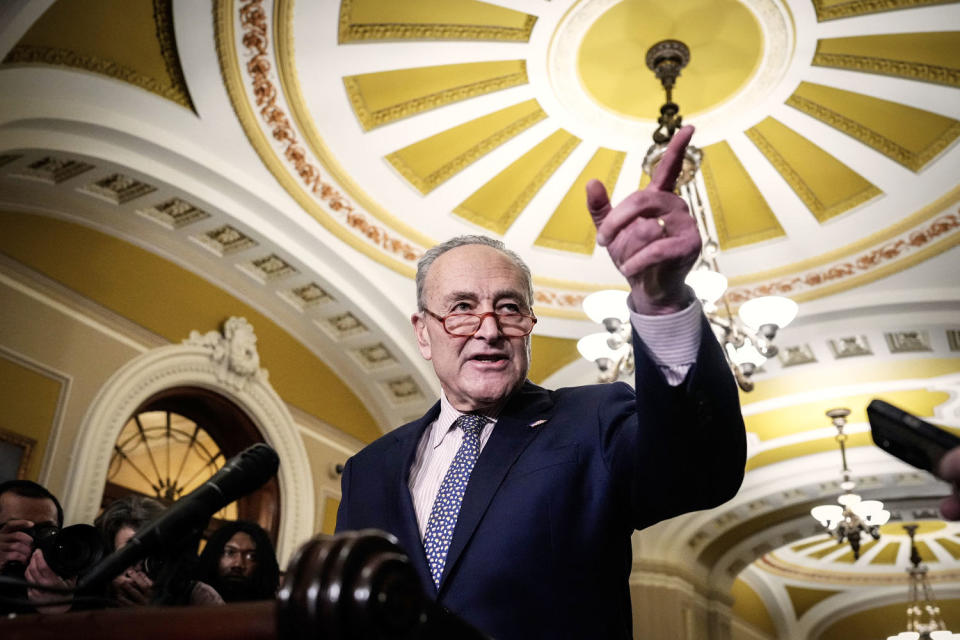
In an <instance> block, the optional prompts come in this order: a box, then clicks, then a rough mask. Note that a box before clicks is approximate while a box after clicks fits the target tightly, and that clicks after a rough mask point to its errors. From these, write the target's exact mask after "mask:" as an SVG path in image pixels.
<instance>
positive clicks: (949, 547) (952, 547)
mask: <svg viewBox="0 0 960 640" xmlns="http://www.w3.org/2000/svg"><path fill="white" fill-rule="evenodd" d="M937 544H939V545H940V546H941V547H943V548H944V549H945V550H946V551H947V553H949V554H950V555H951V556H953V559H954V560H960V543H958V542H957V541H956V540H954V539H952V538H937Z"/></svg>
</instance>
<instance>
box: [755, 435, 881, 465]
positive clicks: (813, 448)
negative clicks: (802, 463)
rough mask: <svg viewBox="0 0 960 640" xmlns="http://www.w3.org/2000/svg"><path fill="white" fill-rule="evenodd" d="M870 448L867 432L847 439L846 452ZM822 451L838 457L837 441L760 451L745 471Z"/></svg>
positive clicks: (830, 439) (825, 440) (808, 442)
mask: <svg viewBox="0 0 960 640" xmlns="http://www.w3.org/2000/svg"><path fill="white" fill-rule="evenodd" d="M872 446H874V444H873V438H871V437H870V434H869V433H867V432H861V433H853V434H850V435H849V436H848V437H847V449H848V450H849V449H852V448H854V447H872ZM824 451H835V452H838V453H837V455H838V456H839V455H840V454H839V448H838V447H837V441H836V440H835V439H834V438H833V437H830V438H820V439H819V440H807V441H806V442H798V443H796V444H789V445H786V446H783V447H777V448H776V449H768V450H767V451H761V452H760V453H758V454H756V455H754V456H751V457H750V458H749V459H748V460H747V466H746V468H745V469H746V471H753V470H754V469H759V468H760V467H765V466H767V465H769V464H776V463H778V462H783V461H785V460H792V459H794V458H799V457H801V456H809V455H813V454H815V453H823V452H824Z"/></svg>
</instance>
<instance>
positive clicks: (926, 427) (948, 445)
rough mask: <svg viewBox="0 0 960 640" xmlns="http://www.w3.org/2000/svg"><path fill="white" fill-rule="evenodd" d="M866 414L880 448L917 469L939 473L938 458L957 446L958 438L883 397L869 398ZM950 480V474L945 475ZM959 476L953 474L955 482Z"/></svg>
mask: <svg viewBox="0 0 960 640" xmlns="http://www.w3.org/2000/svg"><path fill="white" fill-rule="evenodd" d="M867 418H869V420H870V431H871V433H872V435H873V441H874V442H875V443H876V445H877V446H878V447H880V448H881V449H883V450H884V451H886V452H888V453H890V454H892V455H895V456H896V457H898V458H900V459H901V460H903V461H904V462H907V463H909V464H911V465H913V466H915V467H917V468H918V469H923V470H925V471H929V472H930V473H933V474H938V473H939V466H940V461H941V459H943V457H944V456H945V455H946V454H947V453H948V452H949V451H951V450H952V449H955V448H957V447H960V438H958V437H957V436H955V435H953V434H952V433H950V432H949V431H944V430H943V429H940V428H938V427H935V426H933V425H932V424H930V423H929V422H926V421H924V420H921V419H920V418H918V417H916V416H914V415H911V414H909V413H907V412H906V411H904V410H902V409H899V408H897V407H895V406H893V405H892V404H890V403H888V402H884V401H883V400H872V401H871V402H870V404H869V405H868V406H867ZM945 479H946V480H951V478H945ZM958 480H960V478H953V479H952V481H953V482H957V481H958Z"/></svg>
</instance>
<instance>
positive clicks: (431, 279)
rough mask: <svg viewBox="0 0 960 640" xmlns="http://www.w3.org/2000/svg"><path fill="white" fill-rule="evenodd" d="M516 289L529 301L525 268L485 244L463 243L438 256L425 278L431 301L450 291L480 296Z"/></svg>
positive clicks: (426, 290) (440, 298) (428, 297)
mask: <svg viewBox="0 0 960 640" xmlns="http://www.w3.org/2000/svg"><path fill="white" fill-rule="evenodd" d="M508 290H509V291H513V292H515V293H516V294H517V295H519V296H520V297H521V299H523V300H525V301H526V302H527V303H528V304H529V303H530V302H531V301H530V300H527V298H528V297H529V294H528V285H527V279H526V276H525V274H524V272H523V270H522V269H521V268H520V267H519V266H518V265H517V264H516V263H515V262H514V261H513V260H511V259H510V257H509V256H507V255H506V254H504V253H502V252H501V251H498V250H497V249H494V248H493V247H488V246H486V245H464V246H462V247H457V248H456V249H451V250H450V251H447V252H446V253H444V254H442V255H441V256H439V257H438V258H437V259H436V260H435V261H434V263H433V264H432V265H431V266H430V270H429V271H428V272H427V276H426V278H425V280H424V293H425V295H426V298H427V299H428V300H432V301H440V300H442V299H443V298H444V297H445V296H447V295H449V294H450V293H451V292H455V291H471V292H473V293H476V294H477V295H483V294H486V293H493V292H498V293H502V292H505V291H508Z"/></svg>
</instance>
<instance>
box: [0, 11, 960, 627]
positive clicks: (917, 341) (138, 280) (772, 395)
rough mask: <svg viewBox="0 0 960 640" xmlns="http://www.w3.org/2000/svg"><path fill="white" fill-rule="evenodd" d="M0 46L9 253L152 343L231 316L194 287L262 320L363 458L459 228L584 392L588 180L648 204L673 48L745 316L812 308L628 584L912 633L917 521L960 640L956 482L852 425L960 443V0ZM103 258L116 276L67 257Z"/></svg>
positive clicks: (371, 15)
mask: <svg viewBox="0 0 960 640" xmlns="http://www.w3.org/2000/svg"><path fill="white" fill-rule="evenodd" d="M5 17H6V18H9V19H6V20H5V19H4V18H5ZM0 25H2V26H0V54H2V55H3V65H2V66H0V84H2V86H3V88H4V91H2V92H0V177H2V180H3V182H2V183H0V186H2V198H0V204H2V205H3V206H4V207H5V209H4V211H5V213H4V219H3V220H0V222H2V223H3V228H2V231H3V233H2V234H0V249H2V251H3V252H4V253H5V254H6V256H7V257H11V258H13V259H14V260H16V261H19V262H20V263H22V264H24V265H26V266H28V267H29V268H32V269H35V270H37V271H39V272H42V273H44V274H46V275H47V276H49V277H51V278H53V279H55V280H58V281H59V282H61V283H64V284H66V285H67V286H70V287H71V288H73V289H74V290H76V291H77V292H79V293H81V294H82V295H84V296H86V297H88V298H90V299H91V300H94V301H95V302H98V303H99V304H101V305H104V306H106V307H108V308H110V309H113V310H115V311H116V312H117V313H120V314H121V315H125V316H127V317H128V318H131V319H133V320H134V321H135V322H137V323H139V324H141V325H142V326H144V327H146V328H148V329H150V330H151V331H154V332H155V333H156V334H158V335H160V336H162V337H164V338H165V339H167V340H179V339H182V337H185V333H184V332H185V330H188V329H189V328H192V325H191V324H189V323H191V322H195V321H196V320H195V319H196V317H197V313H198V311H197V309H203V311H204V312H206V313H208V314H215V313H219V311H220V309H221V308H223V309H226V308H228V307H229V304H228V302H222V301H221V300H220V297H215V296H212V295H211V293H210V292H209V290H208V289H205V288H203V287H201V286H199V285H197V286H194V285H193V284H191V283H192V282H193V281H194V280H202V281H204V282H208V283H214V284H215V285H216V286H217V287H219V288H220V289H222V290H223V291H225V292H227V293H229V294H230V295H231V296H233V297H234V298H235V299H236V300H239V301H241V302H242V303H243V304H244V305H245V306H244V307H243V309H244V314H245V315H248V316H250V317H251V318H254V319H255V320H256V323H257V328H258V334H259V333H260V332H261V329H260V327H261V326H263V325H264V324H266V323H268V322H273V323H276V327H274V328H273V329H271V333H268V332H267V331H266V330H264V331H263V336H264V339H263V340H262V341H263V342H265V343H272V341H271V338H273V337H275V335H276V334H277V333H282V332H286V335H285V339H286V340H287V341H288V342H290V341H291V339H290V338H291V337H292V338H294V339H295V340H293V342H298V345H293V346H291V345H287V346H286V347H285V348H284V349H283V350H282V351H280V352H277V354H276V355H274V356H273V357H271V356H270V354H269V351H268V350H265V351H264V356H263V357H264V363H265V366H266V367H267V368H269V369H270V370H271V380H272V381H274V384H275V385H276V386H277V389H278V391H280V392H281V395H283V396H284V398H285V399H287V400H288V402H290V403H291V404H293V405H297V406H299V407H301V408H303V409H305V410H308V411H309V412H311V413H313V414H314V415H317V416H320V417H321V419H323V420H325V421H327V422H328V423H329V424H331V425H334V426H336V427H337V428H340V429H342V430H343V431H345V432H347V433H349V434H351V435H353V436H354V437H356V438H358V439H360V440H370V439H372V438H373V437H376V435H377V434H378V433H380V432H382V431H385V430H387V429H389V428H391V427H393V426H395V425H396V424H399V423H400V422H402V421H404V420H406V419H408V418H410V417H413V416H416V415H418V414H419V413H421V412H422V411H423V409H424V408H425V407H426V406H428V405H429V404H431V403H432V401H433V399H434V398H435V390H434V389H435V386H436V385H435V383H434V381H433V377H432V372H431V371H430V369H429V367H428V366H427V365H426V364H425V363H424V362H423V361H422V360H421V359H420V358H419V355H418V354H417V351H416V345H415V343H414V342H413V340H412V332H411V331H410V329H409V321H408V317H409V314H410V313H411V312H412V311H413V284H412V281H411V277H412V274H413V271H414V268H415V264H416V260H417V258H418V257H419V255H420V254H421V253H422V251H423V250H424V248H426V247H428V246H430V245H432V244H433V243H435V242H437V241H440V240H443V239H446V238H448V237H450V236H452V235H455V234H460V233H485V234H489V235H493V236H496V237H500V238H503V240H504V241H505V242H506V243H507V244H508V246H510V247H511V248H512V249H514V250H516V251H518V252H520V253H521V254H522V255H523V257H524V258H525V259H526V260H527V261H528V262H529V263H530V265H531V267H532V269H533V273H534V276H535V291H536V307H535V310H536V312H537V314H538V316H539V317H540V318H541V321H540V322H539V323H538V325H537V331H536V333H535V335H534V353H535V356H534V367H535V368H534V369H533V370H532V371H531V378H532V379H534V380H535V381H537V382H544V383H545V384H547V385H548V386H560V385H565V384H582V383H587V382H591V381H593V380H594V379H595V376H596V369H595V366H594V365H593V364H592V363H588V362H586V361H584V360H582V359H579V358H578V356H577V354H576V350H575V347H574V344H575V341H576V338H579V337H581V336H583V335H585V334H587V333H591V332H593V331H596V330H597V329H596V327H595V325H592V324H591V323H589V322H588V321H587V320H586V319H585V317H584V316H583V314H582V312H581V311H580V302H581V300H582V299H583V297H584V296H585V295H586V294H588V293H589V292H591V291H594V290H598V289H604V288H611V287H612V288H624V285H623V283H622V282H621V280H620V279H619V277H618V274H617V273H616V271H615V270H614V268H613V267H612V265H611V264H610V262H609V260H608V258H607V256H606V254H605V252H604V251H603V250H602V249H597V248H596V247H595V241H594V240H595V238H594V231H593V228H592V224H591V222H590V220H589V217H588V216H587V214H586V212H585V208H584V185H585V183H586V181H587V180H588V179H590V178H594V177H598V178H600V179H602V180H603V181H604V183H605V184H606V185H607V187H608V189H610V190H611V191H612V199H613V200H614V201H617V200H619V199H621V198H623V197H625V196H626V195H627V194H629V193H630V192H631V191H633V190H634V189H636V188H637V187H638V186H641V185H643V184H645V178H644V175H643V172H642V161H643V156H644V154H645V152H646V150H647V148H648V147H649V145H650V143H651V134H652V132H653V130H654V129H655V127H656V122H655V116H656V115H657V114H658V110H659V106H660V104H661V103H662V102H663V97H664V96H663V90H662V88H661V86H660V84H659V82H658V81H657V80H656V79H655V77H654V74H653V72H652V71H651V70H650V69H648V68H647V66H646V63H645V60H644V57H645V53H646V51H647V49H648V48H649V47H650V46H651V45H652V44H653V43H655V42H657V41H660V40H664V39H668V38H672V39H678V40H681V41H683V42H685V43H686V44H687V45H688V46H689V48H690V51H691V60H690V63H689V65H688V66H687V67H686V68H685V69H683V71H682V74H681V76H680V78H679V80H678V83H677V87H676V89H675V92H674V99H675V100H676V102H678V103H679V105H680V107H681V113H682V115H683V116H684V121H685V122H687V123H691V124H694V125H695V126H696V127H697V133H696V135H695V137H694V144H696V145H697V146H699V147H700V148H701V149H703V151H704V157H705V160H704V163H703V167H702V170H701V172H700V174H699V175H698V177H697V187H698V191H699V193H700V194H701V195H702V197H703V205H704V207H705V213H706V216H705V219H706V225H707V229H708V231H709V233H710V235H711V236H712V237H713V238H715V239H716V241H717V242H718V244H719V246H720V253H719V255H718V257H717V260H718V264H719V267H720V269H721V271H722V272H723V273H724V274H725V275H727V276H728V277H729V278H730V282H731V287H730V290H729V293H728V295H729V298H730V301H731V303H732V304H733V305H734V306H736V305H737V304H739V303H741V302H743V301H745V300H747V299H749V298H751V297H755V296H758V295H765V294H767V293H779V294H781V295H787V296H790V297H791V298H793V299H794V300H796V301H798V302H799V303H800V312H799V315H798V318H797V320H796V321H795V323H794V324H793V325H791V326H790V327H787V328H786V329H784V330H783V331H782V332H781V334H780V335H779V336H778V338H777V344H778V345H780V347H781V350H780V355H779V356H778V357H777V358H775V359H772V360H770V361H768V362H767V363H766V364H765V365H764V367H763V369H762V370H761V371H760V372H758V374H757V375H756V376H755V378H754V379H755V380H756V381H757V386H756V389H755V390H754V391H753V392H752V393H750V394H744V395H743V396H742V398H741V400H742V403H743V408H744V416H745V419H746V423H747V428H748V432H749V433H748V438H749V459H748V467H747V478H746V481H745V483H744V487H743V489H742V490H741V492H740V494H739V495H738V496H737V498H736V499H734V500H733V501H731V502H730V503H728V504H727V505H724V506H723V507H721V508H720V509H718V510H713V511H709V512H701V513H696V514H690V515H689V516H685V517H682V518H677V519H675V520H671V521H669V522H666V523H662V524H660V525H658V526H656V527H654V528H652V529H651V530H648V531H645V532H643V533H642V534H640V535H639V536H638V540H637V546H636V558H637V563H638V566H641V567H642V566H646V564H647V563H649V564H650V565H651V566H659V565H657V563H659V562H663V561H673V562H677V563H685V564H687V565H689V566H690V568H691V569H690V572H691V576H692V577H693V579H695V580H698V581H700V582H702V583H703V584H706V585H709V587H710V588H711V589H716V590H719V591H720V592H723V593H727V592H729V591H730V589H731V588H732V590H733V591H732V592H733V594H734V596H735V602H734V604H733V605H732V606H733V608H734V611H735V612H736V613H737V614H738V616H739V617H740V619H742V620H746V621H747V623H748V624H749V625H752V627H751V628H754V629H760V630H763V631H766V632H767V633H768V634H769V636H770V637H779V638H801V637H803V638H808V637H809V638H822V639H823V640H830V639H832V638H841V637H845V638H851V637H858V638H859V637H872V636H876V637H878V638H881V637H886V636H887V635H890V634H892V633H895V632H896V631H898V630H902V625H901V626H900V628H897V625H900V623H901V622H903V621H904V620H905V614H904V612H903V601H904V599H905V598H906V572H905V571H904V569H905V568H906V566H907V564H908V561H907V556H908V555H909V544H908V541H907V538H906V535H905V534H904V532H903V530H902V524H903V523H905V522H914V521H917V522H920V523H921V528H920V530H919V532H918V534H917V539H918V541H919V542H920V545H919V546H920V552H921V555H922V557H923V558H924V561H925V562H927V563H928V564H929V566H930V576H931V580H932V582H933V584H934V588H935V589H936V593H937V596H938V597H939V598H940V599H941V601H942V603H944V610H945V612H946V613H950V615H952V616H953V617H952V618H951V619H950V622H951V623H952V625H953V626H954V627H958V628H960V620H958V619H957V615H958V614H957V613H956V612H960V529H958V528H957V527H958V525H956V524H954V523H944V522H941V521H939V520H938V516H937V511H936V504H937V501H938V496H940V495H942V494H944V493H945V492H946V491H947V488H946V487H945V486H944V485H943V484H942V483H938V482H936V481H934V480H933V479H932V478H931V477H930V476H928V475H926V474H923V473H921V472H917V471H916V470H913V469H912V468H910V467H908V466H906V465H904V464H901V463H899V462H898V461H896V460H894V459H893V458H891V457H890V456H888V455H887V454H885V453H884V452H882V451H880V450H879V449H878V448H876V447H875V446H873V444H872V441H871V440H870V436H869V426H868V424H867V421H866V416H865V414H864V412H863V409H864V407H865V406H866V404H867V403H868V402H869V400H870V399H871V398H873V397H883V398H885V399H887V400H889V401H890V402H893V403H894V404H898V405H900V406H903V407H904V408H906V409H908V410H910V411H911V412H913V413H916V414H917V415H920V416H924V417H926V418H928V419H930V420H932V421H934V422H936V423H938V424H941V425H945V426H947V427H949V428H954V429H955V430H956V429H957V428H958V427H960V323H958V318H960V285H958V283H957V277H956V274H957V273H958V267H960V253H958V252H960V249H957V247H956V245H957V243H958V240H960V206H958V203H960V186H958V185H960V180H958V176H960V150H958V144H957V136H958V134H960V93H958V89H960V5H958V4H957V3H955V2H936V1H927V2H925V1H924V0H885V1H884V2H865V1H859V0H853V1H847V0H844V1H840V0H812V1H810V0H785V1H784V0H712V1H708V0H684V1H677V2H671V3H655V2H652V1H649V0H643V1H632V0H621V1H619V2H618V1H616V0H581V1H579V2H574V1H571V0H502V1H495V2H493V1H492V2H479V1H477V0H417V1H416V2H397V1H395V0H342V1H341V2H335V1H333V0H330V1H317V2H308V1H305V0H301V1H300V2H293V1H292V0H221V1H218V2H215V3H213V11H210V6H209V5H208V4H207V3H196V2H189V1H186V0H183V1H174V2H164V1H163V0H156V1H151V0H136V1H133V0H99V1H92V0H89V1H88V0H72V1H71V2H67V1H65V0H62V1H60V2H52V1H43V2H36V1H34V2H27V1H23V2H20V1H13V2H9V3H7V4H5V5H3V6H2V7H0ZM6 212H16V213H17V214H20V213H27V214H30V215H9V214H8V213H6ZM53 219H56V220H55V221H54V220H53ZM98 234H99V235H98ZM71 238H72V240H71ZM130 245H133V247H131V246H130ZM84 248H86V249H87V252H86V253H84ZM132 248H136V249H137V251H139V250H140V249H143V250H145V251H146V252H149V253H151V254H155V256H159V258H162V259H163V261H166V263H165V265H164V266H162V267H161V266H152V265H153V262H151V261H150V260H145V259H143V258H142V257H141V258H136V257H134V256H136V255H137V252H136V251H131V249H132ZM107 254H108V255H111V256H116V257H117V260H118V261H119V262H120V263H121V264H111V265H110V267H109V268H110V269H112V272H111V274H110V275H111V277H110V278H109V279H103V278H99V279H98V278H97V277H92V276H91V275H90V274H88V273H87V272H86V271H84V268H83V265H81V264H80V263H87V262H90V261H92V260H95V259H96V260H99V257H98V256H101V255H107ZM71 260H72V262H71ZM148 263H149V265H148V266H150V268H149V269H145V267H144V265H145V264H148ZM177 269H180V270H182V271H180V272H179V275H178V271H177ZM183 272H189V274H188V275H189V277H185V276H184V275H183ZM150 274H157V276H156V277H153V279H151V276H150ZM140 286H152V287H156V288H157V290H162V291H165V292H171V295H176V291H177V287H180V288H181V289H183V290H184V291H185V292H186V293H189V295H186V293H184V292H183V291H182V292H181V293H180V295H182V299H183V300H184V301H185V304H186V305H187V306H189V307H191V308H190V309H186V308H185V309H183V310H177V309H162V310H160V309H158V308H157V307H155V306H154V307H151V306H149V304H148V303H147V302H148V301H144V300H142V299H141V297H140V296H137V295H128V293H129V292H130V291H138V290H139V289H138V288H139V287H140ZM213 302H216V303H217V305H213V304H212V303H213ZM206 305H210V306H211V308H210V309H205V308H204V307H205V306H206ZM158 311H162V312H163V313H158ZM260 313H262V314H263V315H262V317H261V316H258V315H257V314H260ZM281 329H282V332H281ZM277 340H280V338H277ZM265 349H266V345H265ZM281 354H282V356H283V357H281ZM291 354H293V355H294V356H295V357H291ZM311 358H313V359H311ZM321 365H322V367H321ZM321 368H322V372H321V373H319V374H318V373H316V371H318V370H319V369H321ZM317 389H324V390H331V389H336V393H333V392H331V393H329V394H327V395H324V394H318V393H317ZM333 395H335V396H337V397H336V398H331V397H329V396H333ZM838 406H846V407H850V408H851V409H852V410H853V413H852V414H851V416H850V421H849V424H848V426H847V433H848V434H849V439H848V441H847V447H848V456H849V461H850V466H851V468H852V470H853V475H854V477H855V479H856V480H857V482H858V491H860V493H862V494H863V495H864V497H865V498H874V499H882V500H883V501H884V503H885V504H886V505H887V506H888V508H890V510H891V511H892V512H893V517H892V519H891V522H890V523H889V524H888V525H886V526H885V528H884V530H883V532H882V534H883V535H882V536H881V539H880V541H878V542H876V543H867V544H866V545H865V546H864V550H863V554H862V556H861V557H860V558H859V559H856V560H855V559H853V558H852V556H851V554H850V553H849V547H843V546H838V545H836V544H835V543H834V542H831V541H830V539H829V538H827V537H826V536H825V535H824V534H822V533H821V532H820V531H819V530H818V526H817V525H816V523H815V522H814V521H813V519H812V518H811V517H810V516H809V509H810V507H812V506H814V505H816V504H822V503H828V502H832V501H833V500H834V499H835V497H836V495H837V494H838V493H839V492H840V488H839V480H840V472H839V469H840V458H839V452H838V450H837V445H836V442H835V439H834V436H835V435H836V432H835V430H834V429H833V427H832V426H831V425H830V421H829V419H828V418H826V417H825V415H824V412H825V411H826V410H828V409H830V408H833V407H838ZM678 472H683V469H678ZM951 612H952V613H951ZM955 631H956V629H955Z"/></svg>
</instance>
